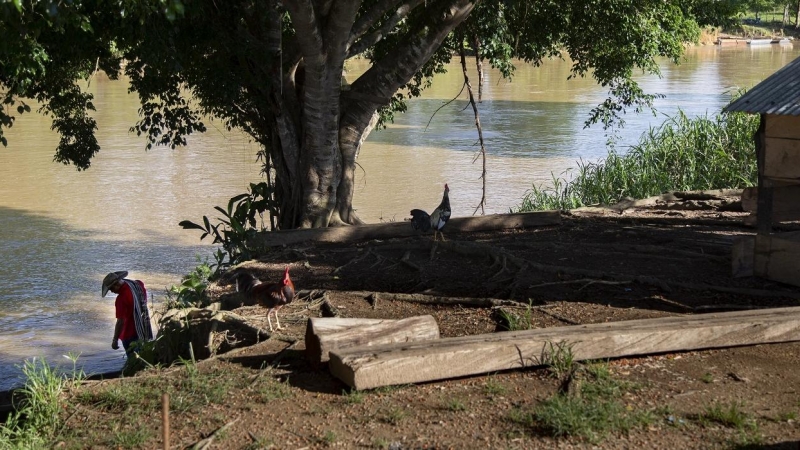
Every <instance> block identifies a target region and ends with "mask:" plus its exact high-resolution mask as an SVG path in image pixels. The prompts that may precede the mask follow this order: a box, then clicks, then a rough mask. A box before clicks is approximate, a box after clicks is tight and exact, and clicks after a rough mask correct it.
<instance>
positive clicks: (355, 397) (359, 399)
mask: <svg viewBox="0 0 800 450" xmlns="http://www.w3.org/2000/svg"><path fill="white" fill-rule="evenodd" d="M342 397H344V401H345V403H349V404H351V405H353V404H358V403H363V402H364V393H363V392H361V391H357V390H355V389H352V390H350V391H346V390H343V391H342Z"/></svg>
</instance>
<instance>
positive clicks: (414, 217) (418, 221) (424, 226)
mask: <svg viewBox="0 0 800 450" xmlns="http://www.w3.org/2000/svg"><path fill="white" fill-rule="evenodd" d="M411 226H412V227H414V229H415V230H422V231H428V230H430V229H431V216H430V214H428V213H426V212H425V211H423V210H421V209H412V210H411Z"/></svg>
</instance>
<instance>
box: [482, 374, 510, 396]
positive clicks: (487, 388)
mask: <svg viewBox="0 0 800 450" xmlns="http://www.w3.org/2000/svg"><path fill="white" fill-rule="evenodd" d="M483 391H484V392H486V394H487V395H505V393H506V391H507V389H506V387H505V386H503V384H501V383H500V382H498V381H497V380H496V379H495V378H489V379H487V380H486V384H484V385H483Z"/></svg>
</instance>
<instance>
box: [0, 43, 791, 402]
mask: <svg viewBox="0 0 800 450" xmlns="http://www.w3.org/2000/svg"><path fill="white" fill-rule="evenodd" d="M798 56H800V44H798V45H795V46H791V45H788V46H787V45H768V46H760V47H758V48H756V47H753V48H750V47H748V46H739V47H736V48H720V47H716V46H705V47H697V48H692V49H689V50H688V52H687V55H686V58H685V61H684V62H683V63H682V64H681V65H679V66H674V65H670V64H668V62H666V61H665V62H664V65H663V67H662V72H663V73H662V77H661V78H658V77H656V76H644V75H642V76H640V77H639V81H640V82H641V84H642V86H643V88H644V89H645V91H647V92H651V93H661V94H665V95H666V97H665V98H663V99H660V100H658V101H657V102H656V107H657V109H658V113H657V114H656V115H655V116H654V115H653V114H650V113H646V114H640V115H632V114H629V115H628V116H626V125H625V127H624V128H623V129H622V130H620V134H619V141H618V143H617V150H618V151H623V152H624V151H625V149H626V147H627V146H629V145H632V144H634V143H636V141H637V140H638V138H639V136H640V135H641V134H642V132H644V131H646V130H647V129H648V127H650V126H657V125H658V124H660V123H661V122H662V121H663V120H664V118H665V115H669V114H673V113H675V111H677V109H678V108H680V109H682V110H684V111H685V112H686V113H687V114H688V115H690V116H696V115H703V114H706V113H708V114H715V113H716V112H718V111H719V110H720V108H721V107H722V106H724V104H725V103H726V102H727V101H728V99H729V96H730V94H729V93H730V92H731V91H732V90H735V89H736V88H738V87H751V86H753V85H754V84H756V83H758V82H759V81H761V80H762V79H764V78H766V77H767V76H769V75H770V74H772V73H773V72H774V71H775V70H777V69H779V68H780V67H782V66H783V65H785V64H786V63H788V62H789V61H791V60H793V59H794V58H797V57H798ZM569 67H570V63H569V62H567V61H561V60H551V61H547V62H546V63H545V64H543V65H542V66H541V67H538V68H533V67H529V66H525V65H523V64H521V63H520V64H519V65H518V70H517V73H516V76H515V78H514V80H513V82H511V83H509V82H507V81H505V80H503V79H502V78H501V77H500V76H499V74H498V73H497V72H496V71H492V70H489V71H488V72H487V76H486V80H485V83H484V86H483V87H484V93H483V102H482V103H481V104H480V105H479V112H480V118H481V123H482V126H483V134H484V139H485V144H486V148H487V151H488V162H487V193H486V196H487V206H486V213H487V214H491V213H503V212H507V211H508V210H509V209H510V208H513V207H515V206H517V205H518V204H519V203H520V200H521V198H522V197H523V195H524V194H525V192H526V190H528V189H529V188H530V187H531V186H532V185H533V184H534V183H535V184H537V185H539V184H541V183H547V181H548V180H549V179H550V178H551V174H556V175H560V174H562V173H563V172H564V171H565V170H566V169H568V168H570V167H574V166H575V162H576V161H578V160H580V159H583V160H584V161H587V160H589V161H592V160H597V159H598V158H601V157H603V156H604V155H605V154H606V153H607V151H608V149H607V147H606V133H605V132H604V131H603V129H602V127H600V126H594V127H591V128H588V129H587V128H584V122H585V120H586V119H587V117H588V114H589V111H590V109H591V108H592V107H593V106H594V105H596V104H597V103H599V102H600V101H602V100H603V99H604V98H605V95H606V92H605V90H604V89H603V88H601V87H599V86H596V85H595V84H594V83H593V82H592V80H590V79H576V80H569V81H568V80H567V76H568V75H569V73H568V71H569ZM449 69H450V71H449V72H448V73H447V74H442V75H438V76H437V77H436V79H435V81H434V85H433V87H431V88H430V89H428V90H427V91H425V95H424V96H423V98H421V99H416V100H413V101H411V102H410V103H409V110H408V112H407V113H406V114H403V115H399V116H398V117H397V120H396V122H395V123H394V124H392V125H390V126H389V127H388V128H387V129H385V130H376V131H374V132H373V133H372V134H371V135H370V137H369V138H368V140H367V141H366V142H365V144H364V146H363V149H362V151H361V154H360V156H359V159H358V163H359V165H360V168H359V169H358V170H357V186H356V191H355V198H354V206H355V208H356V209H357V210H358V213H359V215H360V216H361V217H362V218H363V219H364V220H365V221H367V222H379V221H382V220H383V221H393V220H397V221H399V220H403V219H405V218H406V217H408V211H409V210H410V209H411V208H417V207H420V208H423V209H428V210H430V209H433V208H434V207H435V206H436V205H437V204H438V202H439V200H440V199H441V193H442V188H443V185H444V183H448V184H449V186H450V198H451V204H452V208H453V214H454V215H455V216H469V215H472V214H473V211H474V210H475V207H476V206H477V205H478V202H479V200H480V197H481V180H480V174H481V165H480V160H479V161H477V162H475V163H473V159H474V157H475V152H476V150H477V149H478V148H479V146H478V139H477V131H476V129H475V126H474V119H473V113H472V109H471V108H469V107H468V104H467V97H466V94H465V93H462V94H461V95H460V96H459V97H458V99H456V100H455V101H453V102H452V103H449V104H448V105H446V106H444V107H443V108H441V109H439V108H440V107H442V106H443V105H445V103H447V102H448V101H450V100H451V99H453V98H454V97H456V96H457V95H458V93H459V91H460V90H461V86H462V83H463V76H462V74H461V70H460V66H458V65H455V64H454V65H452V66H451V67H450V68H449ZM363 70H365V66H364V63H363V62H358V61H357V62H355V63H353V64H350V65H349V66H348V78H351V77H352V78H351V80H350V81H352V79H354V77H356V76H357V74H359V73H360V72H362V71H363ZM470 70H472V72H471V73H470V80H471V82H472V84H473V86H475V85H476V83H477V77H476V75H475V73H474V67H470ZM88 90H89V91H91V92H92V93H94V94H95V97H96V98H95V106H96V107H97V112H96V113H95V118H96V119H97V122H98V127H99V130H98V132H97V135H98V138H99V141H100V145H101V148H102V150H101V151H100V153H99V154H98V155H97V156H96V157H95V159H94V160H93V161H92V166H91V168H90V169H89V170H87V171H85V172H78V171H76V170H75V169H74V168H73V167H69V166H63V165H61V164H58V163H55V162H53V154H54V148H55V146H56V144H57V142H58V137H57V136H56V135H55V134H54V133H53V132H52V131H51V130H50V122H49V120H48V118H46V117H42V116H38V115H36V114H30V115H25V116H22V117H20V118H18V120H17V122H16V123H15V125H14V126H13V128H11V129H9V130H7V137H8V141H9V145H8V147H6V148H3V147H0V254H1V255H2V256H3V259H4V262H3V264H2V265H0V390H4V389H9V388H12V387H15V386H19V385H21V384H22V383H23V381H24V380H23V379H22V378H21V377H20V375H21V372H20V370H19V366H20V365H21V364H22V362H23V361H24V360H25V359H27V358H31V357H44V358H46V359H47V361H50V362H53V363H59V364H62V363H65V364H70V363H69V361H68V360H67V359H66V358H64V357H63V356H62V355H67V354H70V353H72V354H80V358H79V364H80V365H82V366H83V368H84V369H85V370H86V371H87V372H90V373H95V372H107V371H114V370H118V369H119V368H120V367H121V366H122V363H123V353H122V351H121V350H118V351H114V350H112V349H111V337H112V333H113V324H114V305H113V296H112V295H113V294H110V295H109V296H108V297H107V298H104V299H101V298H100V283H101V280H102V278H103V276H104V274H105V273H107V272H109V271H115V270H128V271H130V277H131V278H138V279H142V280H144V282H145V284H146V285H147V287H148V289H149V291H150V293H151V295H152V296H153V302H154V303H155V304H156V305H157V304H158V303H159V302H161V301H163V299H164V292H165V289H166V288H167V287H168V286H170V285H172V284H177V283H178V282H179V281H180V277H181V276H182V275H183V274H185V273H187V272H189V271H190V270H191V269H192V268H193V267H194V266H196V265H197V263H198V258H200V259H205V258H207V257H209V255H210V254H211V251H212V249H213V247H212V246H211V245H210V242H209V241H208V240H206V241H204V242H200V241H199V239H198V238H199V237H200V236H199V234H198V233H197V232H194V231H186V230H182V229H181V228H180V227H178V225H177V224H178V222H179V221H181V220H184V219H190V220H195V221H196V220H198V219H200V218H201V217H202V216H203V215H211V216H213V213H214V210H213V209H212V208H213V207H214V206H215V205H225V204H227V201H228V199H229V198H230V197H232V196H234V195H236V194H239V193H243V192H245V191H246V189H247V187H248V185H249V183H250V182H258V181H260V180H261V178H260V176H259V171H260V165H259V163H257V162H256V160H255V153H256V151H257V146H256V145H255V144H253V143H252V142H250V141H249V140H248V139H247V137H246V136H243V135H241V134H239V133H235V132H234V133H229V132H225V131H224V130H223V127H222V126H221V125H220V123H219V122H207V125H208V129H209V131H208V132H207V133H205V134H203V135H194V136H191V137H190V139H189V145H188V147H187V148H183V149H177V150H170V149H164V148H155V149H153V150H151V151H148V152H146V151H145V150H144V145H145V142H144V141H143V140H142V139H140V138H137V137H136V136H135V135H133V134H131V133H129V132H128V129H129V127H130V126H131V125H133V123H134V122H135V121H136V118H137V108H138V103H137V99H136V97H135V96H131V95H129V94H128V93H127V85H126V83H125V82H124V81H109V80H108V79H107V78H105V77H103V76H102V75H99V76H97V77H96V78H95V79H94V80H92V83H91V85H90V86H89V87H88ZM437 109H439V110H438V112H437ZM434 113H435V114H434ZM70 367H71V366H70Z"/></svg>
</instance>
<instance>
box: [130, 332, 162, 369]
mask: <svg viewBox="0 0 800 450" xmlns="http://www.w3.org/2000/svg"><path fill="white" fill-rule="evenodd" d="M161 338H162V336H159V337H157V338H156V339H154V340H152V341H135V342H134V343H133V344H132V346H131V349H130V350H131V351H130V353H129V354H128V358H127V359H126V360H125V365H124V366H123V367H122V374H123V375H125V376H131V375H133V374H135V373H136V372H139V371H140V370H144V369H148V368H150V369H152V368H154V367H155V366H156V364H158V351H157V350H156V349H157V346H158V343H157V341H158V340H159V339H161Z"/></svg>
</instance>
